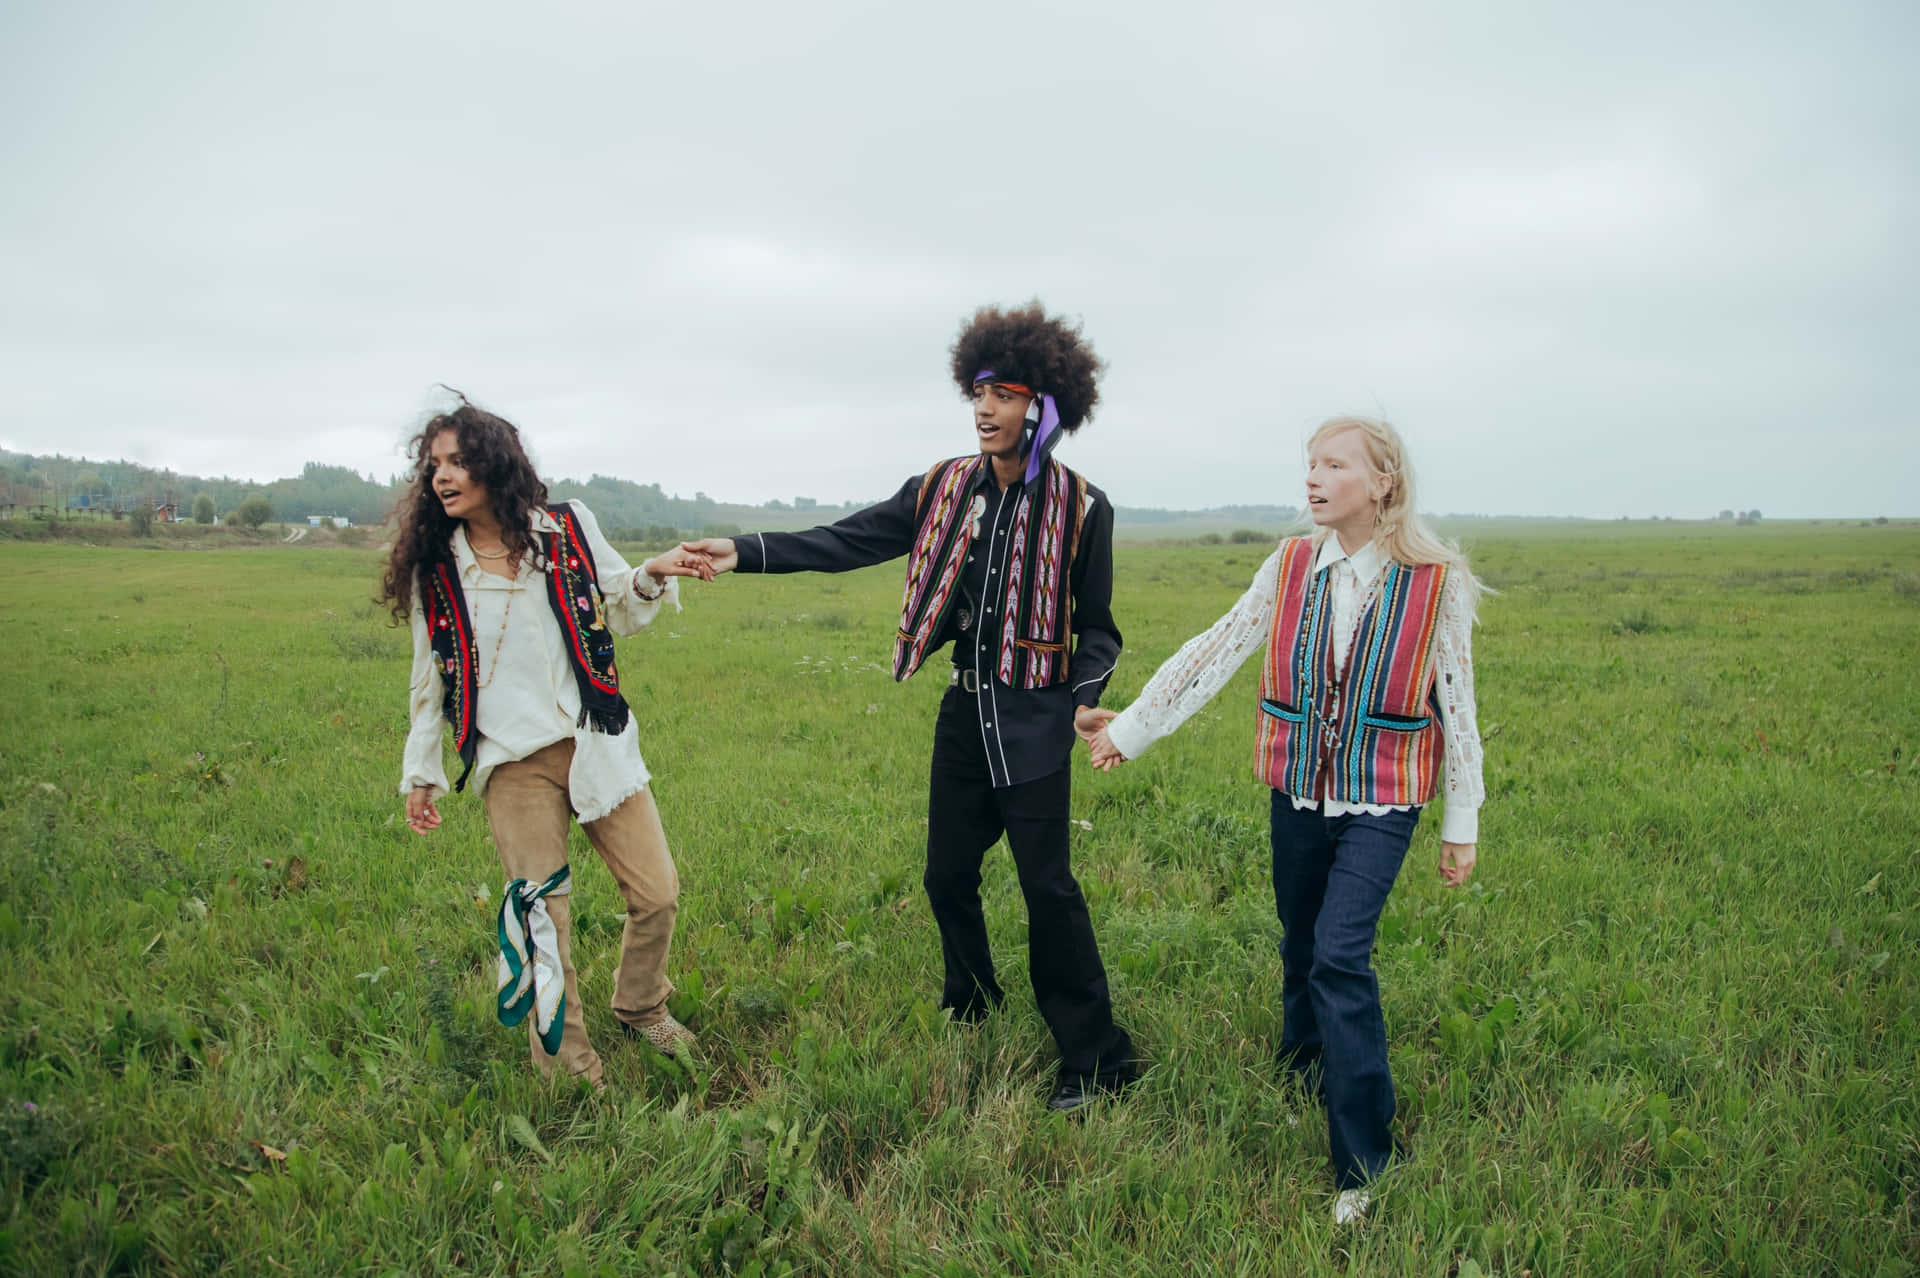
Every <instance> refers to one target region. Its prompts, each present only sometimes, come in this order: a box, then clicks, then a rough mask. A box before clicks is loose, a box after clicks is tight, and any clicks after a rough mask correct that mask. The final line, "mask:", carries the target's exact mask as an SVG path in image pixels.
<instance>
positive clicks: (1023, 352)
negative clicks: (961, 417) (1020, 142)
mask: <svg viewBox="0 0 1920 1278" xmlns="http://www.w3.org/2000/svg"><path fill="white" fill-rule="evenodd" d="M983 368H990V369H992V370H993V380H995V381H996V382H1018V383H1019V384H1020V385H1022V386H1031V387H1033V389H1034V391H1035V392H1036V393H1044V394H1048V395H1051V396H1053V402H1054V406H1055V407H1056V408H1058V409H1059V411H1060V428H1061V429H1062V430H1064V431H1067V432H1068V433H1072V432H1073V431H1076V430H1079V429H1080V427H1081V426H1082V425H1083V424H1084V423H1085V422H1086V421H1087V420H1088V419H1089V418H1091V417H1092V416H1093V406H1094V405H1095V404H1097V403H1099V402H1100V374H1101V372H1102V371H1104V370H1105V368H1106V365H1105V364H1103V363H1101V362H1100V357H1099V356H1098V355H1095V354H1094V353H1093V347H1092V346H1089V345H1088V344H1087V339H1086V338H1084V337H1082V336H1081V335H1080V326H1079V325H1078V324H1069V323H1067V321H1065V320H1063V319H1058V318H1055V317H1053V316H1050V315H1048V314H1047V312H1046V308H1044V307H1043V306H1041V305H1040V300H1039V299H1038V298H1035V299H1034V300H1033V301H1031V302H1028V303H1027V304H1026V305H1025V306H1020V307H1014V308H1012V309H1009V310H1004V311H1003V310H1001V309H1000V308H999V307H997V306H983V307H981V308H980V309H979V310H977V311H975V312H974V313H973V317H972V318H971V319H969V320H968V321H967V322H966V324H965V325H963V326H962V327H961V329H960V335H959V336H958V337H956V338H954V339H953V381H954V384H955V385H956V386H958V387H959V388H960V394H961V395H962V396H964V397H971V396H972V394H973V375H974V374H975V373H977V372H979V371H980V370H981V369H983Z"/></svg>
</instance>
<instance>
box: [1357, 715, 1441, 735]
mask: <svg viewBox="0 0 1920 1278" xmlns="http://www.w3.org/2000/svg"><path fill="white" fill-rule="evenodd" d="M1432 722H1433V716H1432V715H1425V714H1423V715H1421V716H1419V717H1418V718H1414V717H1412V716H1410V715H1404V714H1363V715H1361V716H1360V726H1361V727H1363V728H1385V729H1386V730H1387V731H1389V732H1418V731H1420V729H1422V728H1424V727H1426V726H1427V725H1428V724H1430V723H1432Z"/></svg>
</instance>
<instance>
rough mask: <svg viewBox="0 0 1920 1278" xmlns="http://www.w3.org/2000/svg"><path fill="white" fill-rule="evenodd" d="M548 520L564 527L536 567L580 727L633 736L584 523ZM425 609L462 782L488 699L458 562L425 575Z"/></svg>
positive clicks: (556, 509)
mask: <svg viewBox="0 0 1920 1278" xmlns="http://www.w3.org/2000/svg"><path fill="white" fill-rule="evenodd" d="M547 513H548V514H549V515H551V516H552V517H553V521H554V523H556V524H558V525H559V526H560V527H559V529H558V530H557V531H555V532H547V533H542V532H536V533H535V534H534V545H535V549H536V552H537V553H536V554H535V557H534V563H535V565H536V566H538V567H539V568H540V570H541V572H542V573H543V574H544V575H545V577H546V582H547V589H546V593H547V604H548V606H549V607H551V608H552V609H553V616H554V620H556V621H558V622H559V623H560V634H561V636H562V637H563V638H564V639H565V640H566V644H567V663H568V664H569V665H571V666H572V667H573V678H574V682H575V684H576V685H577V686H578V687H579V689H580V718H579V721H578V722H577V723H576V725H575V726H576V727H581V728H586V727H591V728H592V729H593V730H594V731H596V732H605V733H607V734H609V735H612V736H618V735H619V734H620V733H622V732H625V731H626V730H627V713H628V712H627V702H626V699H625V698H624V697H622V696H621V695H620V680H619V675H618V672H617V671H616V670H615V669H614V664H613V632H612V631H611V630H609V629H607V618H606V609H605V607H604V605H603V603H602V601H601V598H600V585H599V581H600V576H599V573H598V572H596V571H595V569H594V563H593V552H592V551H590V550H588V549H587V539H586V538H585V537H584V536H582V535H581V532H580V521H579V520H578V519H577V518H575V516H574V513H573V510H572V509H571V508H570V507H568V506H566V505H558V506H549V507H547ZM421 575H422V577H423V578H424V580H423V582H422V589H421V592H420V594H421V599H422V603H423V604H424V605H425V608H426V614H427V637H428V640H429V642H431V643H432V645H433V657H434V660H435V661H436V662H438V663H439V666H440V687H441V693H440V712H441V713H442V714H444V715H445V716H446V719H447V724H448V726H449V727H451V728H452V729H453V745H454V749H455V750H457V751H459V753H460V764H461V767H460V779H459V780H457V781H455V782H454V783H453V788H454V789H455V790H463V789H465V788H466V785H467V775H468V774H469V773H471V772H472V771H473V763H474V760H475V758H477V757H478V756H479V753H480V733H479V730H478V729H477V728H476V726H475V723H476V720H475V708H476V703H477V701H478V700H479V696H480V681H479V678H478V674H477V672H478V670H479V665H480V653H479V649H478V648H477V646H476V645H475V643H474V639H473V614H472V613H470V612H468V611H467V597H466V593H465V592H464V591H463V590H461V589H460V574H459V573H458V572H456V571H455V570H454V566H453V564H452V563H451V562H446V563H439V564H434V565H433V566H431V567H430V568H425V569H422V571H421Z"/></svg>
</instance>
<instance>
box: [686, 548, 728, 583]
mask: <svg viewBox="0 0 1920 1278" xmlns="http://www.w3.org/2000/svg"><path fill="white" fill-rule="evenodd" d="M680 549H682V550H684V551H687V552H688V553H689V554H694V555H700V556H702V557H704V558H705V559H706V560H707V563H708V565H709V567H710V568H711V570H712V572H713V574H714V576H718V575H719V574H721V573H723V572H732V571H733V570H734V569H735V568H737V567H739V566H740V552H739V551H737V550H735V549H734V547H733V538H731V537H702V538H701V539H700V540H699V541H683V542H681V543H680ZM707 580H708V581H712V580H713V577H708V578H707Z"/></svg>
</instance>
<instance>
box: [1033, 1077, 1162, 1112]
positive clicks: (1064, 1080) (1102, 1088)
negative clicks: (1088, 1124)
mask: <svg viewBox="0 0 1920 1278" xmlns="http://www.w3.org/2000/svg"><path fill="white" fill-rule="evenodd" d="M1138 1077H1139V1076H1138V1075H1137V1074H1126V1075H1122V1076H1115V1075H1112V1074H1108V1075H1104V1076H1100V1077H1095V1078H1087V1077H1085V1076H1084V1075H1080V1074H1063V1075H1061V1077H1060V1082H1059V1085H1058V1086H1056V1087H1055V1088H1054V1089H1053V1095H1052V1096H1050V1097H1048V1098H1047V1108H1048V1109H1050V1110H1052V1111H1053V1112H1054V1113H1056V1114H1077V1113H1079V1112H1080V1111H1081V1110H1084V1109H1085V1108H1086V1107H1087V1106H1089V1105H1091V1104H1093V1103H1094V1102H1095V1101H1097V1100H1099V1099H1100V1098H1101V1097H1102V1096H1117V1095H1119V1094H1120V1093H1121V1092H1122V1091H1125V1090H1126V1089H1127V1088H1129V1087H1131V1086H1133V1084H1134V1081H1135V1080H1136V1079H1137V1078H1138Z"/></svg>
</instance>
